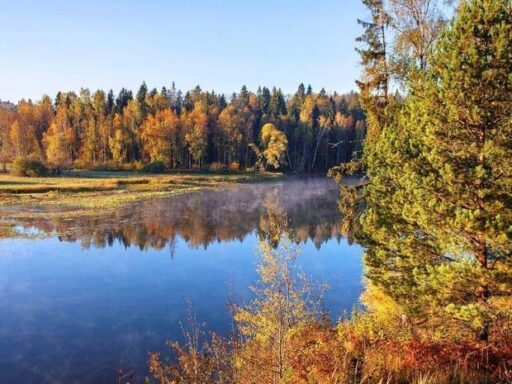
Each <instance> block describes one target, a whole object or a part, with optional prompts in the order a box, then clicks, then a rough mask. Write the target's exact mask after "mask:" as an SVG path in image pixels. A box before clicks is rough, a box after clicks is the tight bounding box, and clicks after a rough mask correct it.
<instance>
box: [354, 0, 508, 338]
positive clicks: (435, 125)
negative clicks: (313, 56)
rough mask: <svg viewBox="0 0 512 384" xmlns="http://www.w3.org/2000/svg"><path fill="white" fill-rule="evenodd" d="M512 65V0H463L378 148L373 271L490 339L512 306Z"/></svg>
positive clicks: (389, 285) (371, 199)
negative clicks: (498, 320) (494, 326)
mask: <svg viewBox="0 0 512 384" xmlns="http://www.w3.org/2000/svg"><path fill="white" fill-rule="evenodd" d="M510 73H512V4H511V3H510V1H508V0H492V1H491V0H471V1H468V2H464V3H463V4H462V5H461V7H460V9H459V13H458V15H457V17H456V18H455V20H454V21H453V22H452V24H451V25H450V26H449V27H448V28H447V29H446V31H445V32H444V33H443V35H442V36H441V37H440V40H439V41H438V42H437V44H436V46H435V48H434V51H433V54H432V56H431V58H430V60H429V63H428V66H427V69H426V71H424V72H423V73H420V74H418V76H416V79H415V81H414V83H413V84H412V90H411V93H410V95H409V96H408V98H407V101H406V105H405V107H404V109H403V111H402V113H401V114H400V116H399V117H398V118H397V119H396V120H395V121H394V122H393V123H392V124H390V125H389V126H388V127H385V129H384V130H383V132H382V134H381V136H380V137H379V139H378V140H377V141H376V142H375V143H374V144H373V148H374V149H373V151H372V152H370V155H369V156H368V176H369V177H370V179H371V183H370V185H369V186H368V187H367V188H366V191H365V193H366V196H367V203H368V210H367V212H366V213H365V216H364V218H363V224H364V226H365V231H364V232H365V234H366V236H367V243H368V252H367V256H366V262H367V267H368V274H369V276H370V278H371V279H372V281H373V282H376V283H377V284H378V285H380V286H382V287H384V288H385V290H386V291H387V292H388V293H389V294H390V295H391V296H392V297H394V298H395V299H396V300H397V301H398V302H399V303H400V304H401V305H403V306H404V308H405V309H406V310H407V311H408V312H409V313H411V314H413V315H416V316H417V317H424V318H428V319H430V321H431V322H432V321H435V319H436V318H438V319H444V320H443V324H453V323H450V322H449V321H447V319H448V320H450V319H452V318H455V319H458V321H463V322H464V324H465V325H466V327H467V329H474V330H475V331H476V332H477V334H478V337H479V339H480V340H487V339H488V338H489V334H490V332H491V329H492V319H496V318H499V317H500V316H502V315H504V313H506V312H507V311H508V309H507V308H509V306H510V305H511V304H512V299H511V293H510V290H509V289H508V288H507V287H510V281H512V259H511V254H510V250H511V249H512V230H511V228H512V205H511V202H512V192H511V181H510V180H511V178H512V146H511V145H510V143H511V139H512V119H511V117H512V116H511V111H512V77H511V76H510ZM434 314H435V315H436V316H433V315H434Z"/></svg>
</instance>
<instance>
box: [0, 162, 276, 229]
mask: <svg viewBox="0 0 512 384" xmlns="http://www.w3.org/2000/svg"><path fill="white" fill-rule="evenodd" d="M280 176H281V175H280V174H264V175H259V174H258V175H256V174H221V175H219V174H198V173H196V174H193V173H188V174H187V173H176V174H164V175H153V174H141V173H135V172H100V171H75V172H70V173H68V174H66V175H64V176H61V177H36V178H27V177H19V176H13V175H10V174H0V216H2V217H3V218H11V219H13V218H14V219H16V218H27V217H42V216H66V217H70V216H77V215H88V214H95V215H98V214H100V213H108V210H109V209H113V208H116V207H119V206H122V205H123V204H127V203H130V202H133V201H138V200H142V199H147V198H151V197H156V196H165V195H172V194H177V193H186V192H192V191H197V190H200V189H205V188H220V187H227V186H230V185H237V184H242V183H249V182H256V181H263V180H269V179H274V178H276V177H280Z"/></svg>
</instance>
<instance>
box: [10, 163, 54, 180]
mask: <svg viewBox="0 0 512 384" xmlns="http://www.w3.org/2000/svg"><path fill="white" fill-rule="evenodd" d="M12 172H13V173H14V174H15V175H17V176H28V177H38V176H44V175H46V174H47V173H48V168H46V167H45V166H44V164H43V163H42V162H40V161H39V160H32V159H24V158H18V159H15V160H14V162H13V163H12Z"/></svg>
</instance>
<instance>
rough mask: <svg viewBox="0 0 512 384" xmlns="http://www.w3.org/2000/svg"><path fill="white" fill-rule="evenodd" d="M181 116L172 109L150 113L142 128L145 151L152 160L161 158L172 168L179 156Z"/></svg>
mask: <svg viewBox="0 0 512 384" xmlns="http://www.w3.org/2000/svg"><path fill="white" fill-rule="evenodd" d="M179 126H180V118H179V117H178V115H176V113H175V112H174V111H173V110H172V109H170V108H167V109H163V110H159V111H158V112H156V114H155V115H154V116H153V115H149V116H148V118H147V119H146V121H145V122H144V124H143V125H142V130H141V140H142V148H143V152H144V153H145V154H146V155H148V156H149V157H150V159H151V161H157V160H161V161H163V162H165V163H166V164H167V165H169V166H170V167H171V168H172V167H173V165H174V162H175V160H176V157H177V151H178V150H179V149H178V143H177V135H178V132H179Z"/></svg>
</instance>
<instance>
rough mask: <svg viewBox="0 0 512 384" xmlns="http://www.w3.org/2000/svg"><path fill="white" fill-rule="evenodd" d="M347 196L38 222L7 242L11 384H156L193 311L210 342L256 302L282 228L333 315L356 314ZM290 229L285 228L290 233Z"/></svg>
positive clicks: (186, 203) (316, 191)
mask: <svg viewBox="0 0 512 384" xmlns="http://www.w3.org/2000/svg"><path fill="white" fill-rule="evenodd" d="M336 199H337V190H336V186H335V185H334V184H333V183H332V182H331V181H329V180H325V179H310V180H301V181H284V182H279V183H271V184H268V183H267V184H258V185H250V186H244V187H240V188H232V189H227V190H222V191H203V192H199V193H194V194H189V195H183V196H175V197H169V198H160V199H155V200H151V201H145V202H142V203H138V204H136V205H133V206H130V207H126V208H123V209H120V210H119V211H118V212H116V213H115V215H112V216H110V217H108V218H102V219H100V218H92V219H91V218H81V219H73V220H39V221H31V222H26V223H23V226H24V228H21V227H20V229H22V230H24V231H29V232H31V233H33V232H34V233H36V232H41V233H50V234H51V235H50V236H47V237H45V238H39V239H36V240H25V239H24V240H19V239H18V240H17V239H12V240H2V241H0V383H24V384H30V383H66V384H68V383H114V382H115V369H116V368H118V367H120V366H121V367H123V368H124V369H135V371H136V374H137V379H138V381H139V382H140V380H142V378H143V377H144V375H146V374H147V370H146V368H147V358H148V352H149V351H165V350H166V347H165V341H166V340H168V339H178V340H180V339H182V331H181V328H180V322H186V318H187V304H186V303H187V302H188V301H190V303H191V305H192V310H193V313H194V314H195V315H196V317H197V319H198V320H200V321H204V322H205V323H206V326H207V328H208V329H209V330H214V331H216V332H218V333H221V334H222V333H226V332H227V330H228V329H229V325H230V322H229V315H228V311H227V306H226V304H227V302H228V301H233V300H235V301H237V302H244V301H246V300H248V299H249V298H250V297H251V294H250V290H249V286H250V285H251V284H253V283H254V282H255V280H256V278H257V276H256V272H255V264H256V263H257V261H258V255H257V253H256V250H257V245H258V240H259V239H264V238H268V236H269V231H271V230H272V228H275V227H276V226H275V224H276V223H279V228H280V229H282V230H286V231H287V232H288V233H289V236H290V237H291V239H292V240H293V241H294V242H297V243H298V244H299V247H300V249H301V250H302V254H301V256H300V257H299V259H298V263H299V264H300V265H301V267H302V269H303V270H304V271H305V272H306V274H307V275H308V276H310V277H311V278H312V279H314V280H316V281H318V282H322V283H328V284H329V286H330V289H329V290H328V292H327V294H326V297H325V306H326V308H327V309H329V310H330V311H331V313H332V315H333V316H339V315H340V314H341V313H342V312H343V311H346V310H347V311H350V309H351V308H352V306H353V305H355V304H356V303H357V299H358V296H359V293H360V289H361V249H360V247H359V246H357V245H349V244H348V242H347V241H346V240H345V239H344V238H342V237H341V235H340V229H339V228H340V219H341V218H340V215H339V213H338V210H337V206H336ZM283 227H286V228H283Z"/></svg>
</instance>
